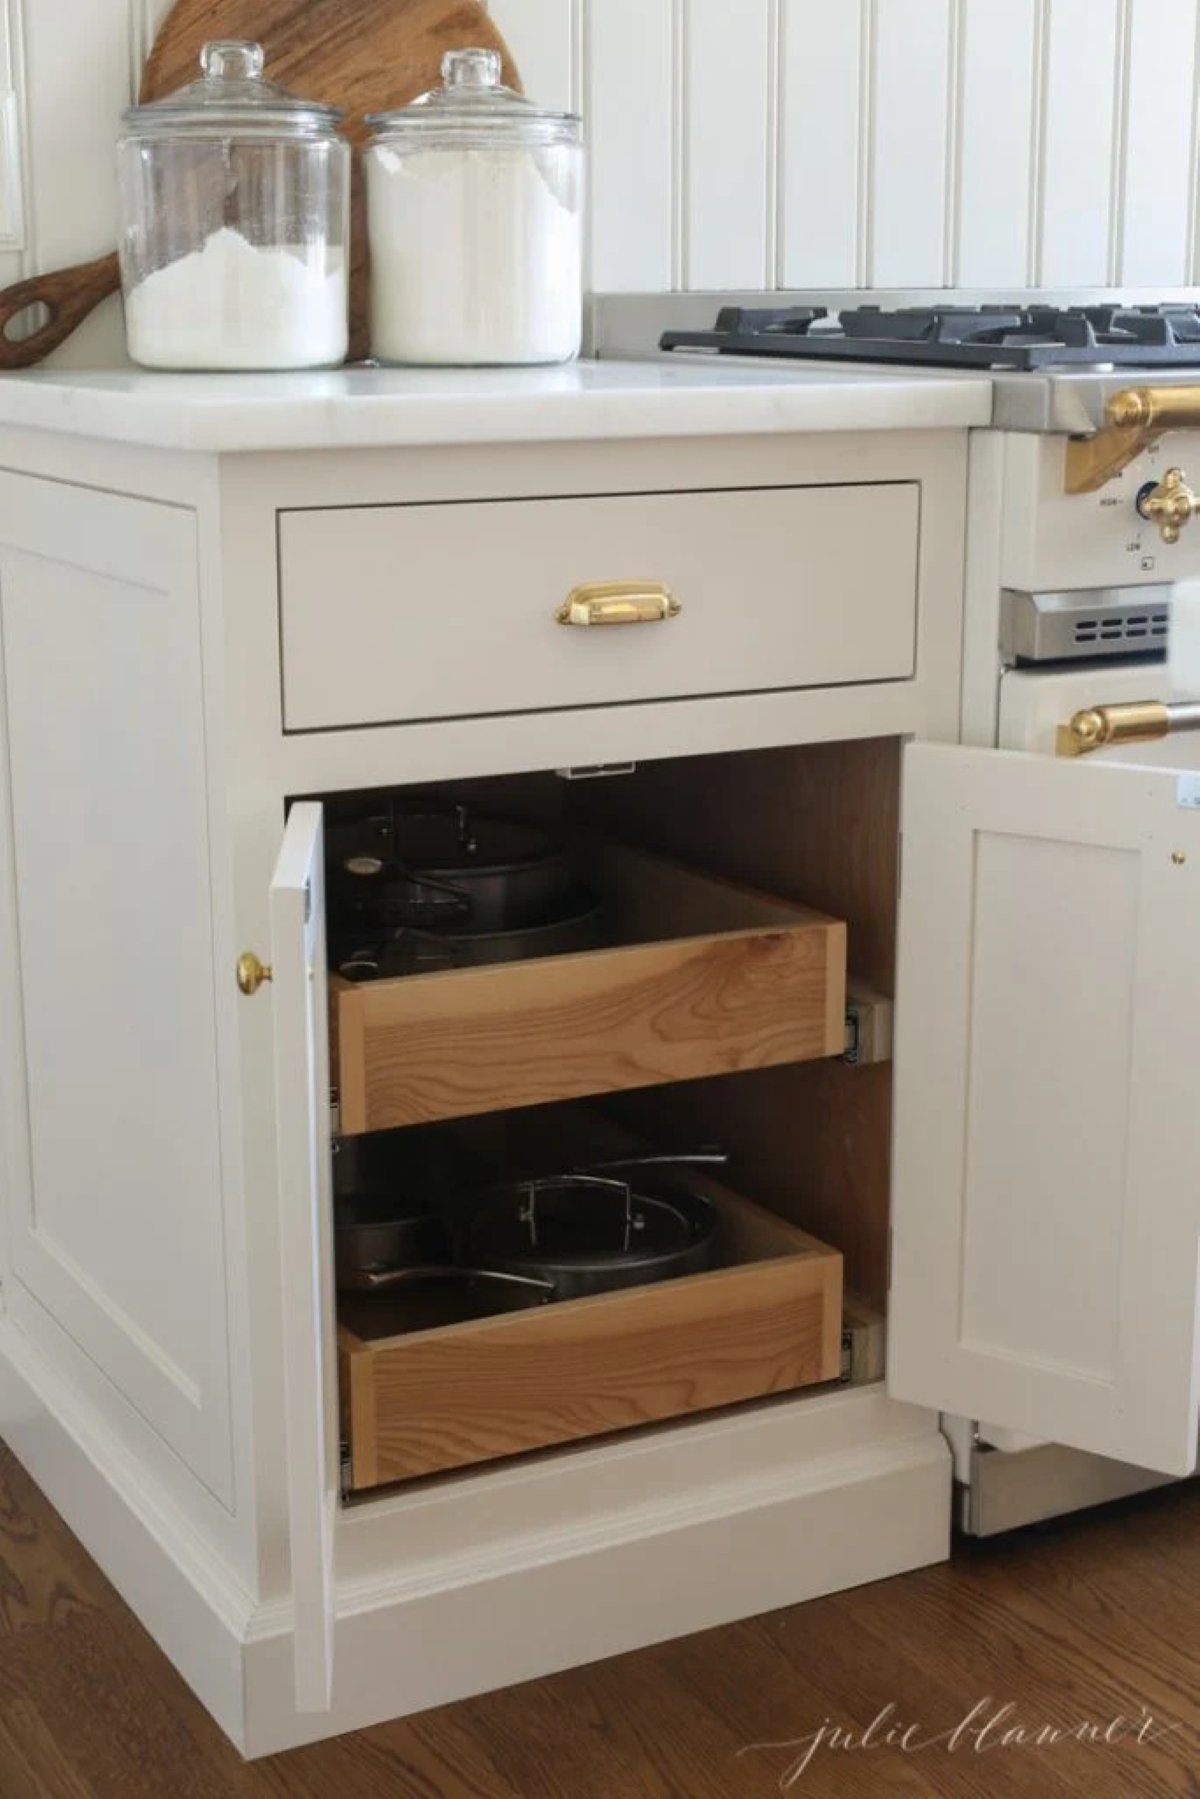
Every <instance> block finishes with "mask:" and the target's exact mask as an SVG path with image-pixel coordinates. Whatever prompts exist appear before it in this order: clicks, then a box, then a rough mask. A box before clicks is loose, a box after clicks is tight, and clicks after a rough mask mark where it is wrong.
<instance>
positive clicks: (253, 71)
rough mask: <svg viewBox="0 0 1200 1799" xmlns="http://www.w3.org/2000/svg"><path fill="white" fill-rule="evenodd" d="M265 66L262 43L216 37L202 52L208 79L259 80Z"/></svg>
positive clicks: (202, 66)
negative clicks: (248, 42)
mask: <svg viewBox="0 0 1200 1799" xmlns="http://www.w3.org/2000/svg"><path fill="white" fill-rule="evenodd" d="M265 66H266V61H265V58H264V56H263V47H262V45H261V44H247V43H243V42H242V41H241V40H239V39H236V38H217V39H214V40H213V41H212V42H211V43H207V44H205V46H204V48H203V50H201V52H200V67H201V68H202V69H203V71H204V79H205V80H206V81H258V80H260V79H261V77H262V72H263V69H264V68H265Z"/></svg>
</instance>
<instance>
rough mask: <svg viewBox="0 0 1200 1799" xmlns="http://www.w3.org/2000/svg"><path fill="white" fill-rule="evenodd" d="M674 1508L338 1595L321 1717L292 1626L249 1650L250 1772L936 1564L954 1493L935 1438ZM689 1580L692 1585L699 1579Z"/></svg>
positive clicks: (262, 1621)
mask: <svg viewBox="0 0 1200 1799" xmlns="http://www.w3.org/2000/svg"><path fill="white" fill-rule="evenodd" d="M816 1472H817V1471H815V1470H813V1469H812V1468H810V1467H803V1466H802V1467H799V1468H798V1469H797V1478H796V1480H795V1481H794V1482H793V1483H792V1484H791V1485H790V1487H789V1486H788V1485H787V1484H786V1483H784V1482H781V1481H780V1480H778V1479H775V1480H772V1481H771V1482H769V1483H758V1484H756V1483H755V1482H754V1481H753V1480H750V1481H748V1482H747V1483H746V1487H745V1491H744V1492H743V1493H742V1494H741V1495H739V1496H735V1495H734V1494H732V1493H731V1492H729V1491H726V1492H725V1493H724V1495H723V1499H724V1501H725V1502H726V1503H725V1504H724V1509H718V1507H717V1505H716V1504H715V1503H714V1504H713V1506H712V1507H711V1509H709V1508H706V1507H705V1506H704V1505H703V1504H701V1503H696V1504H694V1505H692V1506H691V1507H687V1506H685V1507H683V1508H682V1509H681V1514H680V1516H679V1518H678V1521H677V1523H676V1524H675V1526H674V1527H673V1528H668V1527H665V1526H664V1525H663V1524H662V1521H661V1520H656V1526H657V1527H656V1528H650V1529H648V1528H646V1525H647V1523H648V1520H647V1518H646V1516H645V1515H642V1516H641V1517H640V1519H638V1520H636V1521H635V1520H633V1519H631V1520H629V1522H630V1524H631V1525H633V1526H634V1528H631V1529H629V1530H626V1531H622V1530H621V1529H620V1528H618V1527H617V1526H616V1523H615V1521H611V1520H610V1521H609V1524H608V1527H604V1526H601V1527H600V1528H596V1527H591V1528H589V1527H588V1525H587V1524H586V1523H584V1524H582V1525H581V1527H580V1529H579V1531H578V1532H577V1533H576V1538H575V1543H574V1545H573V1547H572V1546H571V1545H570V1543H569V1542H568V1540H567V1538H566V1535H565V1534H564V1536H563V1538H562V1540H560V1541H558V1542H557V1543H555V1544H554V1545H553V1546H552V1549H553V1553H551V1554H547V1553H546V1550H547V1546H546V1545H544V1544H542V1545H537V1544H532V1543H531V1544H530V1545H529V1546H528V1552H527V1553H526V1554H525V1555H524V1556H518V1555H515V1554H514V1555H511V1556H508V1557H505V1558H491V1560H490V1565H487V1564H485V1563H484V1562H483V1561H481V1560H480V1559H475V1560H473V1561H471V1562H468V1561H467V1560H465V1559H462V1560H459V1561H456V1562H449V1561H448V1562H447V1564H446V1565H445V1566H444V1568H442V1569H441V1570H440V1571H435V1570H434V1569H432V1568H430V1569H427V1570H425V1571H423V1572H420V1573H416V1572H409V1573H406V1574H404V1575H403V1576H399V1577H397V1578H393V1579H389V1578H387V1577H385V1576H381V1578H380V1580H379V1582H378V1584H377V1585H375V1586H372V1585H370V1584H369V1583H366V1582H361V1581H360V1582H355V1583H352V1584H347V1585H345V1586H343V1587H342V1588H341V1589H340V1591H339V1604H338V1620H337V1628H336V1638H335V1653H334V1668H335V1674H334V1692H333V1705H332V1709H331V1710H330V1712H328V1713H322V1714H314V1715H311V1716H305V1715H303V1714H298V1713H297V1712H296V1711H295V1707H294V1704H293V1701H292V1658H291V1640H290V1617H289V1612H290V1608H289V1607H287V1606H270V1607H264V1608H262V1609H261V1610H260V1611H259V1612H258V1613H257V1614H256V1617H255V1619H254V1621H253V1623H252V1626H251V1632H250V1640H249V1642H248V1643H247V1645H246V1651H245V1654H246V1740H245V1748H246V1752H247V1754H249V1755H251V1756H260V1755H267V1754H274V1753H277V1752H279V1751H281V1750H285V1749H290V1748H296V1747H299V1746H300V1745H302V1744H303V1743H306V1742H313V1741H317V1740H320V1739H322V1738H324V1737H328V1736H335V1735H340V1734H342V1733H343V1732H346V1731H351V1730H360V1729H365V1728H367V1727H368V1726H370V1725H373V1724H379V1723H383V1722H386V1721H387V1720H388V1719H391V1718H396V1717H404V1716H409V1715H411V1714H413V1713H416V1712H421V1711H426V1710H428V1709H430V1708H431V1707H433V1706H440V1705H447V1704H452V1703H454V1702H456V1701H458V1700H462V1699H467V1698H470V1697H471V1696H472V1695H474V1694H477V1693H482V1692H488V1691H490V1690H492V1689H495V1688H497V1687H502V1686H510V1685H515V1684H517V1683H519V1682H521V1681H526V1680H533V1679H539V1678H542V1677H545V1676H546V1675H550V1674H554V1673H558V1672H560V1671H562V1670H564V1669H567V1668H572V1667H579V1666H581V1665H583V1664H584V1663H587V1662H594V1661H599V1660H602V1659H604V1658H605V1657H606V1656H610V1655H620V1654H624V1653H626V1652H628V1651H630V1650H633V1649H639V1648H645V1647H648V1646H649V1645H651V1644H654V1643H659V1642H663V1641H666V1640H668V1639H670V1638H673V1637H678V1636H686V1635H689V1634H691V1633H692V1632H694V1631H700V1630H708V1629H712V1628H714V1627H716V1626H718V1625H721V1624H728V1623H732V1622H734V1621H735V1620H737V1619H739V1618H748V1617H754V1616H757V1615H759V1614H761V1613H763V1612H768V1611H774V1610H776V1609H778V1608H780V1607H783V1606H790V1605H797V1604H800V1603H802V1602H803V1601H805V1600H808V1599H816V1598H819V1597H821V1596H822V1595H823V1594H826V1593H833V1592H838V1591H840V1590H843V1589H845V1588H848V1587H854V1586H861V1585H865V1584H867V1583H868V1582H871V1581H875V1580H883V1579H889V1578H891V1577H892V1576H894V1575H897V1574H902V1573H907V1572H910V1571H911V1570H913V1569H915V1568H921V1567H928V1566H930V1565H932V1564H933V1563H936V1562H940V1561H945V1560H946V1559H947V1557H948V1555H949V1552H950V1507H951V1479H950V1459H949V1453H948V1451H947V1448H946V1445H945V1442H944V1441H943V1439H942V1438H941V1437H940V1435H938V1433H937V1432H936V1430H934V1431H932V1432H929V1433H922V1434H920V1435H914V1436H912V1437H905V1438H900V1439H898V1440H896V1441H894V1442H891V1443H888V1444H886V1445H882V1446H880V1447H879V1448H869V1449H868V1448H866V1447H864V1449H863V1450H862V1451H860V1452H858V1453H852V1452H846V1453H844V1454H843V1455H841V1456H839V1457H836V1458H833V1457H831V1458H830V1459H829V1462H828V1464H827V1465H826V1467H825V1468H824V1469H823V1470H821V1471H820V1472H821V1473H823V1475H824V1476H825V1478H824V1479H820V1478H814V1475H815V1474H816ZM697 1570H702V1571H703V1572H702V1574H701V1575H700V1576H699V1577H698V1575H697Z"/></svg>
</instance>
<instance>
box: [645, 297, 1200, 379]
mask: <svg viewBox="0 0 1200 1799" xmlns="http://www.w3.org/2000/svg"><path fill="white" fill-rule="evenodd" d="M661 348H662V349H664V350H710V351H716V352H718V353H720V354H724V355H730V356H783V357H795V358H801V357H811V358H814V359H817V360H822V361H854V362H902V363H911V364H929V365H934V366H937V365H941V366H942V367H945V368H978V369H1049V368H1063V367H1065V368H1094V367H1103V366H1104V365H1106V364H1111V365H1114V366H1132V367H1141V368H1153V367H1172V368H1187V367H1191V366H1200V306H1189V305H1170V306H1116V305H1097V306H1068V307H1057V306H928V307H927V306H905V307H899V308H896V309H893V310H889V309H887V308H884V307H881V306H859V307H855V308H853V309H852V310H848V311H845V312H841V313H839V314H838V315H837V316H836V317H834V316H833V315H831V314H830V313H829V312H828V311H827V310H826V309H825V308H824V307H821V306H805V307H792V308H775V309H771V308H751V307H742V306H725V307H722V309H721V311H720V312H719V313H718V315H717V321H716V324H715V326H714V327H713V329H712V330H711V331H666V332H664V333H663V336H662V339H661Z"/></svg>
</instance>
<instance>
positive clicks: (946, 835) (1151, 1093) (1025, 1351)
mask: <svg viewBox="0 0 1200 1799" xmlns="http://www.w3.org/2000/svg"><path fill="white" fill-rule="evenodd" d="M1196 792H1197V788H1196V777H1195V776H1193V775H1187V774H1181V773H1180V772H1179V771H1178V770H1175V769H1172V768H1162V767H1159V768H1151V767H1132V766H1125V765H1114V764H1113V763H1111V762H1110V763H1105V762H1102V761H1098V760H1097V761H1055V760H1053V759H1050V758H1045V757H1038V756H1033V755H1022V754H1010V753H1007V752H1003V751H994V750H973V749H960V748H956V747H943V746H938V745H932V744H918V745H913V746H911V747H910V749H909V750H908V752H907V757H906V765H905V794H904V815H903V832H904V838H903V884H902V900H901V932H900V952H899V990H898V1002H897V1056H896V1077H897V1088H896V1134H895V1148H894V1157H895V1161H894V1218H893V1229H894V1238H893V1259H892V1293H891V1334H890V1372H889V1382H890V1386H891V1389H892V1391H893V1392H894V1393H895V1394H896V1395H897V1396H898V1397H900V1398H904V1399H908V1400H914V1401H918V1402H920V1403H923V1404H926V1405H931V1406H937V1407H939V1408H940V1409H941V1410H943V1411H947V1412H954V1413H958V1414H960V1415H962V1416H966V1417H973V1418H986V1419H988V1420H989V1421H990V1422H991V1423H994V1424H996V1425H999V1426H1004V1427H1007V1428H1009V1429H1011V1430H1017V1431H1022V1432H1025V1433H1028V1434H1029V1435H1031V1436H1035V1437H1040V1438H1048V1439H1051V1440H1053V1441H1055V1442H1058V1443H1063V1444H1066V1445H1068V1446H1070V1447H1073V1448H1077V1449H1084V1450H1091V1451H1093V1452H1095V1453H1097V1454H1100V1455H1104V1456H1111V1457H1115V1458H1118V1459H1120V1460H1123V1461H1128V1462H1133V1463H1136V1464H1138V1465H1140V1466H1142V1467H1146V1468H1153V1469H1156V1470H1159V1471H1161V1472H1163V1473H1167V1474H1177V1475H1182V1474H1186V1473H1189V1472H1190V1471H1191V1470H1192V1469H1193V1467H1194V1466H1195V1462H1196V1425H1197V1353H1196V1351H1197V1332H1196V1315H1197V1295H1198V1288H1197V1249H1198V1244H1200V1107H1198V1104H1197V1092H1198V1087H1197V1082H1198V1079H1200V929H1198V928H1197V921H1198V920H1200V811H1197V810H1196V809H1195V802H1196Z"/></svg>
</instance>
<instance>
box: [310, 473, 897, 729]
mask: <svg viewBox="0 0 1200 1799" xmlns="http://www.w3.org/2000/svg"><path fill="white" fill-rule="evenodd" d="M919 494H920V490H919V488H918V486H917V484H916V483H909V482H894V483H875V484H864V485H862V486H855V487H815V488H814V487H809V488H801V487H776V488H756V489H745V490H739V491H723V490H722V491H709V492H701V493H650V494H610V495H602V496H599V497H595V498H589V499H539V500H492V501H480V502H463V503H449V504H442V505H413V506H374V507H372V506H365V507H337V508H317V509H314V510H311V511H304V512H284V513H282V514H281V515H280V521H279V543H280V551H279V553H280V608H281V633H282V650H283V695H284V725H285V729H286V730H288V731H311V730H321V729H329V728H337V727H341V726H351V725H364V724H386V723H396V722H402V721H404V720H410V719H428V718H431V717H439V718H446V717H466V716H473V715H477V714H485V713H497V712H526V711H542V710H545V709H547V708H554V709H555V710H557V709H560V708H564V707H572V706H595V705H612V704H619V703H624V702H628V701H633V700H651V699H669V698H677V697H683V696H685V695H700V694H713V693H737V692H756V691H761V690H766V689H769V688H787V687H823V686H831V685H838V684H842V683H849V682H860V681H888V680H906V679H908V678H910V677H911V676H912V674H913V673H914V670H915V655H916V651H915V642H916V618H917V546H918V528H919V505H920V499H919ZM626 580H628V581H659V582H665V583H666V584H667V585H668V586H669V587H670V588H671V590H672V591H673V592H674V593H675V595H676V596H677V597H678V599H679V600H680V601H681V602H682V606H683V610H682V612H681V613H680V615H679V616H678V617H677V618H674V619H671V620H669V621H667V622H666V623H663V624H649V625H645V624H644V625H637V626H622V627H607V628H580V627H565V626H562V625H559V624H557V623H556V622H555V617H554V614H555V612H556V610H557V608H558V607H559V605H560V604H561V602H562V601H563V600H564V599H565V598H566V596H567V594H568V593H569V592H570V591H571V589H572V588H574V587H576V586H578V585H579V584H580V583H583V582H591V581H626Z"/></svg>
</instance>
